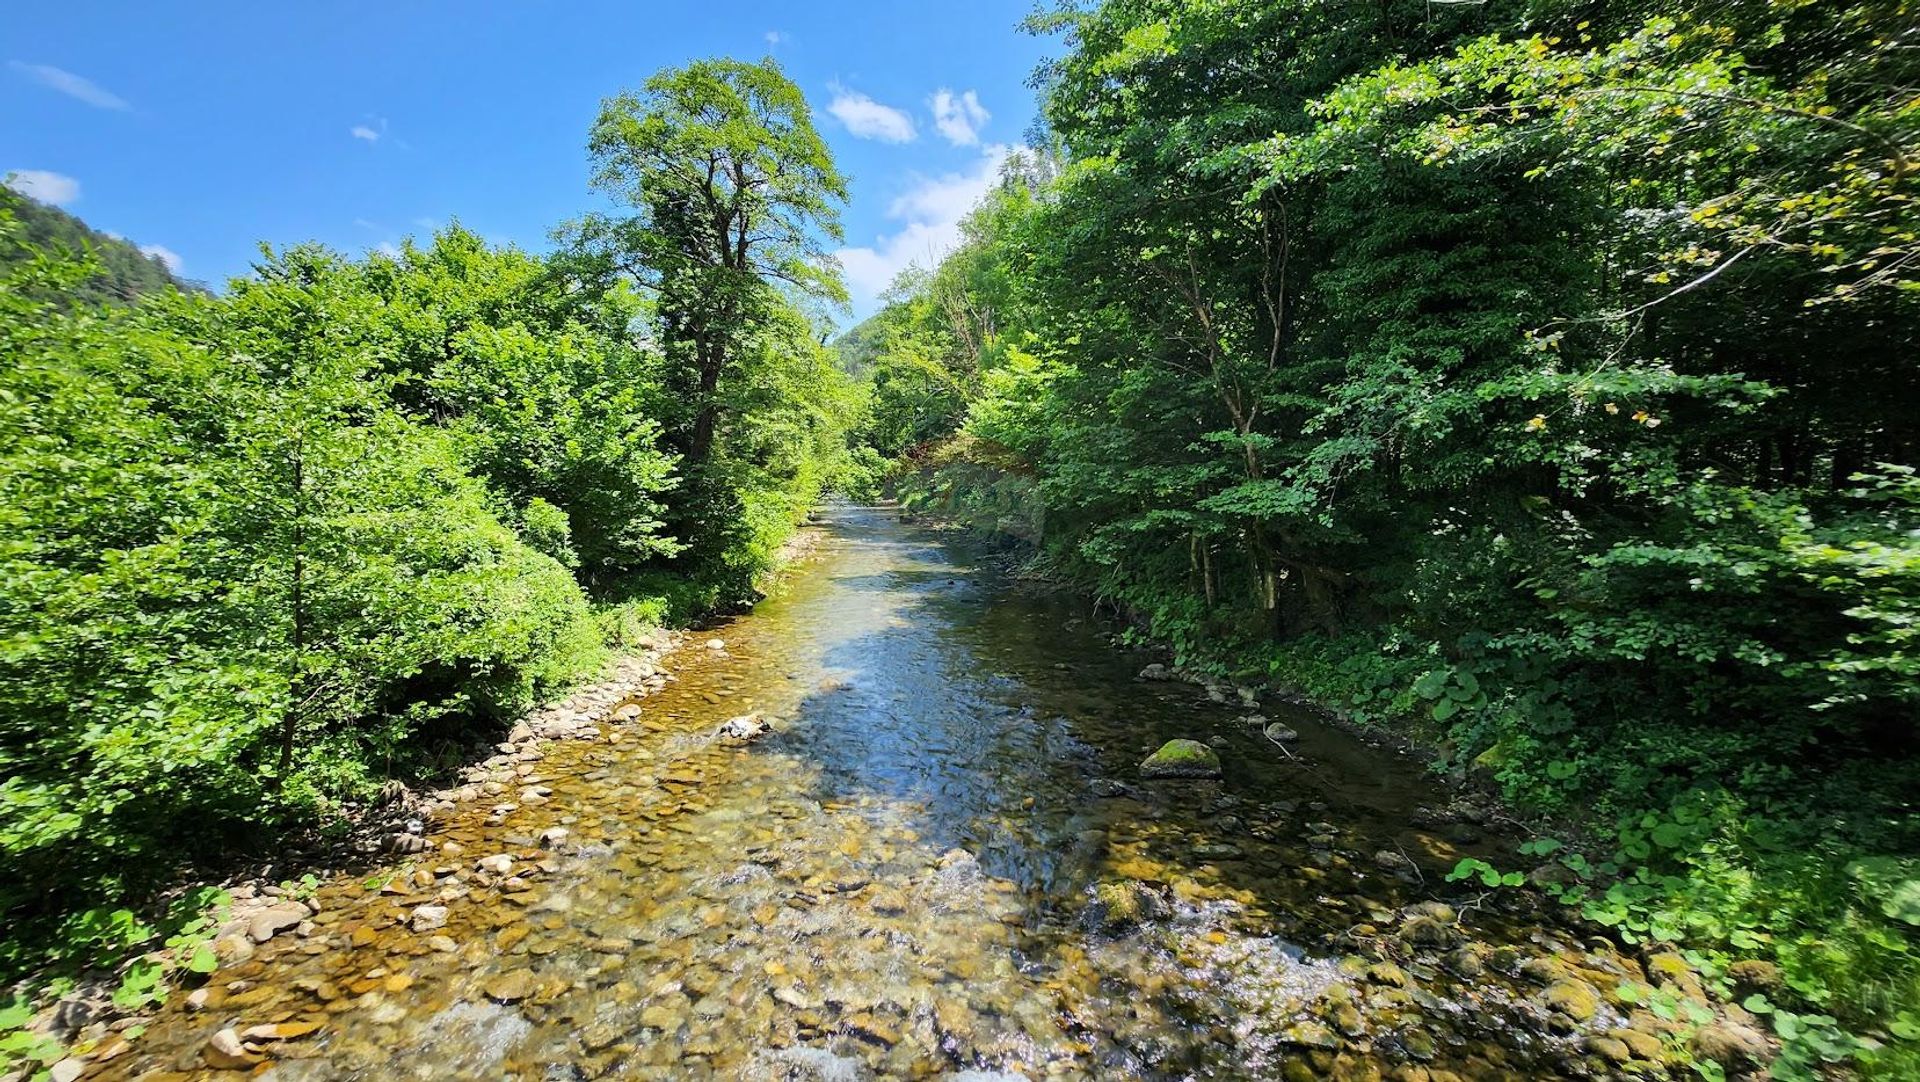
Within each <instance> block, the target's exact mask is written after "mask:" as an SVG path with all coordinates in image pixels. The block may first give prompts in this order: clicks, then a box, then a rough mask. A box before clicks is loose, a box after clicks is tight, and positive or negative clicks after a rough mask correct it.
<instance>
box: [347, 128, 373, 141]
mask: <svg viewBox="0 0 1920 1082" xmlns="http://www.w3.org/2000/svg"><path fill="white" fill-rule="evenodd" d="M347 134H348V135H351V136H353V137H354V138H355V139H365V140H366V141H367V142H369V143H377V142H379V141H380V132H379V131H378V130H377V129H374V128H369V127H367V126H366V125H365V124H355V125H354V126H353V127H352V128H349V129H348V130H347Z"/></svg>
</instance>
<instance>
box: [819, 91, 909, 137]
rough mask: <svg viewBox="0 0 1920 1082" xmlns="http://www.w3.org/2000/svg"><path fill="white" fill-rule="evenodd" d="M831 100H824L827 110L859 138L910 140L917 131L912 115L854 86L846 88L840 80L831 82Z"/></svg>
mask: <svg viewBox="0 0 1920 1082" xmlns="http://www.w3.org/2000/svg"><path fill="white" fill-rule="evenodd" d="M829 89H831V90H832V91H833V100H832V101H830V102H828V103H827V112H829V113H832V114H833V115H834V116H836V117H838V118H840V123H842V124H845V125H846V126H847V130H848V131H850V132H852V133H853V134H855V135H857V136H859V137H860V138H862V139H878V140H880V141H882V142H886V143H911V142H913V137H914V135H915V134H916V133H915V132H914V130H913V118H912V117H910V116H908V115H907V114H905V113H903V112H901V111H900V110H898V109H895V108H894V107H893V106H891V105H882V104H880V103H879V102H877V101H874V100H873V99H872V98H869V97H867V96H866V95H865V94H862V93H860V92H859V91H857V90H848V89H847V88H846V87H844V86H841V85H840V84H839V83H834V84H832V85H831V86H830V87H829Z"/></svg>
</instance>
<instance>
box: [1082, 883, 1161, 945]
mask: <svg viewBox="0 0 1920 1082" xmlns="http://www.w3.org/2000/svg"><path fill="white" fill-rule="evenodd" d="M1166 915H1167V903H1166V900H1165V899H1163V898H1161V897H1160V895H1159V894H1157V893H1155V892H1154V891H1153V890H1152V889H1151V888H1149V887H1147V886H1145V885H1143V884H1140V883H1102V884H1100V885H1099V886H1097V887H1094V888H1093V901H1092V902H1090V903H1089V904H1088V906H1087V910H1086V920H1087V923H1088V924H1089V925H1090V926H1092V927H1094V928H1096V929H1098V930H1100V931H1103V932H1107V933H1109V934H1117V933H1120V932H1124V931H1126V930H1127V929H1129V928H1133V927H1135V926H1137V925H1140V924H1144V923H1146V922H1147V921H1151V920H1158V919H1159V918H1161V917H1164V916H1166Z"/></svg>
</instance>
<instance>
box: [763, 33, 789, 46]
mask: <svg viewBox="0 0 1920 1082" xmlns="http://www.w3.org/2000/svg"><path fill="white" fill-rule="evenodd" d="M761 36H762V37H765V38H766V39H767V48H769V49H777V48H779V47H780V46H782V45H785V44H786V43H787V35H786V31H784V30H769V31H767V32H766V33H765V34H763V35H761Z"/></svg>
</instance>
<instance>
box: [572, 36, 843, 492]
mask: <svg viewBox="0 0 1920 1082" xmlns="http://www.w3.org/2000/svg"><path fill="white" fill-rule="evenodd" d="M588 147H589V150H590V151H591V153H592V156H593V161H594V165H595V173H594V179H593V183H594V186H595V187H596V188H598V189H600V190H601V191H603V192H605V193H606V194H607V195H609V196H611V197H613V198H614V199H615V200H617V201H619V202H621V203H624V204H626V205H627V206H629V207H631V208H633V210H634V212H635V213H633V214H631V215H629V216H626V217H612V216H596V217H593V218H589V219H588V220H587V221H586V222H585V223H583V225H582V227H581V228H580V230H579V239H580V240H581V242H582V245H581V247H582V248H583V250H584V251H586V252H589V253H592V254H594V255H597V256H598V257H599V258H600V259H601V260H603V261H604V266H606V267H608V268H609V269H612V270H615V271H617V272H620V273H624V274H627V275H630V276H631V277H632V278H633V279H634V280H636V281H638V282H639V283H641V284H642V285H643V286H645V287H647V288H649V289H650V290H652V291H653V293H654V295H655V296H656V297H657V298H658V303H659V312H660V317H661V322H662V330H663V338H664V342H663V345H664V346H665V348H666V352H667V355H668V359H669V362H670V365H671V367H672V373H671V375H670V379H672V380H673V381H674V382H675V383H676V384H677V385H678V386H676V388H675V390H677V391H679V392H680V394H681V401H682V402H683V403H684V404H685V407H686V409H687V411H688V413H687V416H686V418H685V419H684V423H683V427H682V430H681V431H680V432H678V433H677V434H676V435H677V438H678V441H679V442H680V444H681V449H682V451H683V452H684V453H685V455H686V459H687V463H688V466H689V467H690V469H691V470H693V471H698V470H699V468H700V466H701V465H702V464H703V463H704V462H705V461H706V460H707V458H708V457H709V456H710V454H711V453H712V450H713V444H714V437H715V432H716V430H717V427H718V423H719V418H720V413H721V410H722V408H723V404H722V401H721V399H720V396H719V395H717V394H716V391H717V390H718V389H719V386H720V381H721V378H722V376H723V375H725V374H726V372H727V370H728V367H729V366H730V365H731V364H733V363H734V362H735V358H736V356H737V354H738V353H739V352H740V350H741V349H742V347H743V346H744V344H745V343H746V342H747V341H748V339H749V338H750V337H751V336H752V335H753V333H754V331H755V329H756V328H757V327H759V326H760V325H761V324H763V323H764V322H765V321H766V320H767V319H768V318H769V317H770V315H771V314H772V312H773V310H774V309H775V308H777V307H778V305H779V303H780V301H781V293H782V290H783V289H785V290H788V291H791V292H794V293H797V294H799V295H800V296H802V297H806V298H815V299H824V300H829V301H834V302H844V301H845V299H846V287H845V286H844V285H843V284H842V283H841V281H840V276H839V271H838V268H837V267H836V266H835V265H834V263H833V261H832V259H831V257H830V256H829V255H828V252H827V248H826V246H825V245H826V242H827V241H837V240H839V239H840V238H841V235H842V234H841V230H840V217H839V212H838V210H837V208H836V206H835V204H837V203H840V202H844V201H845V200H846V196H847V186H846V180H845V178H843V177H842V176H841V175H840V173H839V171H838V170H837V169H835V168H834V164H833V158H832V156H831V155H830V154H829V153H828V151H827V147H826V144H825V143H824V142H823V141H822V140H821V138H820V134H819V132H818V131H816V130H815V129H814V126H813V114H812V110H811V109H810V108H809V107H808V105H807V101H806V97H805V96H804V95H803V94H802V93H801V92H800V88H799V87H797V86H795V85H794V84H793V81H792V80H790V79H788V78H787V77H786V75H785V74H784V73H782V72H781V70H780V68H779V66H778V65H777V64H775V63H774V62H773V61H772V60H764V61H761V62H760V63H758V64H749V63H745V62H743V61H738V60H728V59H721V60H702V61H696V62H695V63H692V64H689V65H687V66H686V67H684V68H669V69H666V70H664V71H661V72H660V73H659V74H657V75H655V76H654V77H653V78H651V79H649V80H647V82H646V85H645V87H644V88H642V90H641V91H640V92H639V93H637V94H636V93H624V94H621V95H619V96H617V97H613V98H609V99H608V100H607V101H606V102H605V103H604V104H603V105H602V107H601V110H600V116H599V119H598V120H596V121H595V122H594V125H593V131H592V135H591V138H590V141H589V143H588Z"/></svg>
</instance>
